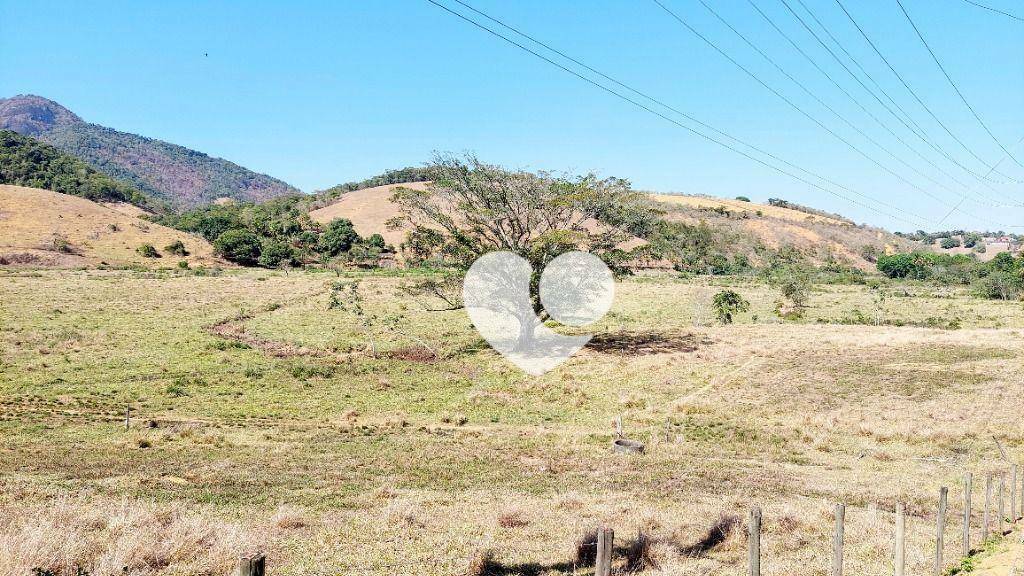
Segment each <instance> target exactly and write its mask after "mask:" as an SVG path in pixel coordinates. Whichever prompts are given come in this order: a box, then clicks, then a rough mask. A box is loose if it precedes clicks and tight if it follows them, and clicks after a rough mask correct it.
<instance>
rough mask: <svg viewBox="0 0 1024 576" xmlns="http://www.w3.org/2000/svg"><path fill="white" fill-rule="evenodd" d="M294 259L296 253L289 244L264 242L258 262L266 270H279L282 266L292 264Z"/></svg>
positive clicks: (277, 241)
mask: <svg viewBox="0 0 1024 576" xmlns="http://www.w3.org/2000/svg"><path fill="white" fill-rule="evenodd" d="M294 258H295V251H294V249H292V247H291V245H289V244H288V243H287V242H283V241H281V240H264V241H263V247H262V249H261V251H260V257H259V260H258V261H259V265H260V266H263V267H264V268H277V267H278V266H281V265H282V264H291V263H292V261H293V259H294Z"/></svg>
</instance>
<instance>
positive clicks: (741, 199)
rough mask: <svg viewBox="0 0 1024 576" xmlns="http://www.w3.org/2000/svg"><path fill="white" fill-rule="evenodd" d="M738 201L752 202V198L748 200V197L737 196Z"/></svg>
mask: <svg viewBox="0 0 1024 576" xmlns="http://www.w3.org/2000/svg"><path fill="white" fill-rule="evenodd" d="M736 199H737V200H739V201H740V202H750V198H747V197H746V196H737V197H736Z"/></svg>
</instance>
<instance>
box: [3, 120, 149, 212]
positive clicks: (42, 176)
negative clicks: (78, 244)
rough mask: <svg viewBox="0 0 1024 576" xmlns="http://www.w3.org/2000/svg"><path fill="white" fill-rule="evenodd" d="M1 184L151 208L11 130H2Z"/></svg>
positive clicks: (135, 194) (119, 185) (127, 189)
mask: <svg viewBox="0 0 1024 576" xmlns="http://www.w3.org/2000/svg"><path fill="white" fill-rule="evenodd" d="M0 184H10V185H14V186H27V187H29V188H43V189H46V190H53V191H54V192H60V193H61V194H70V195H72V196H81V197H82V198H88V199H89V200H94V201H97V202H130V203H132V204H135V205H137V206H146V207H151V206H149V199H148V198H146V197H145V196H144V195H143V194H142V193H140V192H139V191H138V190H136V189H135V188H133V187H131V186H130V185H128V184H125V183H123V182H118V181H117V180H115V179H113V178H111V177H110V176H107V175H106V174H102V173H100V172H97V171H96V170H94V169H92V168H90V167H89V166H87V165H86V164H85V163H84V162H82V161H81V160H79V159H78V158H75V157H73V156H71V155H68V154H65V153H63V152H61V151H60V150H57V149H56V148H54V147H53V146H50V145H49V144H44V143H42V142H40V141H38V140H35V139H34V138H29V137H28V136H22V135H21V134H18V133H17V132H12V131H10V130H0Z"/></svg>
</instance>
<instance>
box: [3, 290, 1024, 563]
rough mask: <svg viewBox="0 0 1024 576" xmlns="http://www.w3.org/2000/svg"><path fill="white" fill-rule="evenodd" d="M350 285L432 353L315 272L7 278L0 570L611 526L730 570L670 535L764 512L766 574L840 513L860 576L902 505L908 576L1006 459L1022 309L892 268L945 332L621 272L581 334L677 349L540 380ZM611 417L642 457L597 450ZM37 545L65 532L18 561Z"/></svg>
mask: <svg viewBox="0 0 1024 576" xmlns="http://www.w3.org/2000/svg"><path fill="white" fill-rule="evenodd" d="M360 278H361V280H362V284H361V286H360V293H361V294H362V296H363V298H364V299H365V302H364V307H365V309H366V310H367V311H368V312H369V313H372V314H376V315H378V316H380V317H383V316H385V315H392V314H399V315H401V316H402V319H401V326H402V328H403V330H402V331H403V332H407V333H410V334H413V335H415V336H416V337H418V338H421V339H425V340H427V341H428V342H430V343H431V344H432V345H434V346H436V348H437V349H438V350H439V351H440V356H439V358H437V359H434V360H433V361H431V362H421V361H416V360H413V359H396V358H392V357H390V356H388V355H387V354H386V353H387V352H388V351H390V350H394V349H400V348H402V347H406V346H409V345H410V340H409V339H408V338H407V337H405V336H403V335H400V334H397V333H394V332H391V331H389V330H387V329H385V328H381V327H378V328H377V329H375V331H374V330H371V331H370V332H368V331H367V330H365V329H364V328H363V327H362V326H360V325H359V323H358V322H357V321H356V319H355V318H354V317H352V316H351V315H350V314H348V313H346V312H344V311H341V310H337V309H333V310H332V309H330V308H329V307H328V306H327V301H328V290H329V286H330V284H331V283H332V282H334V281H336V280H337V279H336V278H335V277H334V276H333V275H327V274H317V273H291V274H289V275H287V276H286V275H284V274H280V273H277V272H266V271H262V272H260V271H237V272H235V271H232V272H229V273H225V274H224V275H222V276H216V277H214V276H210V277H199V276H192V275H186V274H181V275H170V274H163V275H160V274H154V273H142V272H138V273H136V272H126V271H120V272H113V271H106V272H101V271H91V272H71V271H43V272H26V273H17V274H13V273H7V274H5V275H2V276H0V302H2V303H3V305H2V306H0V323H2V325H3V326H4V328H5V329H4V330H3V331H0V535H2V536H0V551H3V550H5V549H6V550H15V551H16V553H12V554H9V555H8V556H9V559H7V560H5V561H6V562H7V564H6V565H0V566H3V569H0V574H3V575H4V576H6V574H12V575H13V574H19V575H23V574H24V570H25V567H37V566H38V567H43V568H53V569H56V570H62V571H64V572H63V573H65V574H68V573H71V574H73V572H70V570H71V569H72V568H73V566H72V564H75V563H77V564H79V565H80V566H82V567H83V568H85V569H87V570H90V571H91V572H92V573H93V574H94V575H98V574H105V573H109V572H104V571H105V570H107V569H108V567H115V569H116V570H119V569H120V567H121V566H124V565H132V566H137V568H133V569H132V571H130V573H138V574H148V573H166V574H193V573H204V572H209V573H214V574H223V573H227V570H228V569H229V568H230V566H231V564H232V563H233V561H234V560H235V557H236V556H237V554H239V553H241V552H242V551H243V549H247V547H251V546H256V547H260V548H263V549H265V550H267V552H268V554H269V563H270V564H269V566H270V568H271V570H272V572H273V573H275V574H284V575H304V574H342V573H344V574H348V573H358V574H369V575H381V576H383V575H390V574H396V573H398V574H405V573H415V574H427V575H437V576H441V575H445V576H449V575H452V574H461V573H470V572H471V571H472V570H471V568H474V566H472V564H474V563H476V565H477V567H479V566H481V565H484V566H489V567H490V569H491V570H492V572H493V571H503V572H499V573H505V574H527V575H528V574H568V573H572V572H573V569H574V567H573V559H574V557H575V556H576V545H577V543H578V541H579V540H580V539H581V537H582V536H583V535H585V534H586V533H588V532H590V531H592V530H593V529H594V528H595V527H596V526H597V525H598V524H601V523H604V524H607V525H609V526H612V527H614V528H615V530H616V540H617V542H619V543H620V544H621V545H623V546H627V545H628V544H629V543H630V542H631V541H632V540H633V539H634V538H635V537H636V535H637V534H638V533H639V532H640V531H641V530H644V532H645V533H646V534H648V536H649V537H650V538H651V542H652V546H651V547H650V550H649V556H650V558H651V560H653V561H654V562H655V563H656V564H657V567H656V568H650V569H649V570H648V572H647V573H651V574H666V575H667V574H673V575H675V574H736V575H740V574H743V573H744V570H745V557H746V543H745V540H744V537H743V534H742V531H732V532H730V534H729V535H728V536H727V537H726V538H725V540H724V541H722V542H721V543H718V544H717V545H715V546H714V547H712V548H711V549H710V550H708V551H707V552H706V553H705V554H703V555H702V556H700V557H687V556H685V555H683V554H681V553H680V551H681V550H685V549H690V550H693V549H694V548H693V546H694V545H695V544H698V543H699V542H701V541H702V540H703V539H705V537H706V535H707V534H708V531H709V529H710V528H711V527H712V526H714V525H715V524H716V523H717V522H719V521H720V519H721V518H722V517H723V516H728V515H734V516H738V517H740V518H745V517H746V514H747V512H748V510H749V507H750V506H751V505H754V504H758V505H761V506H762V507H763V509H764V519H765V520H764V526H765V534H764V537H763V543H764V546H765V553H764V554H765V561H764V565H765V566H766V568H767V570H768V572H767V573H769V574H777V575H782V574H785V575H795V576H812V575H819V574H823V573H825V572H826V570H827V567H828V565H829V554H830V531H831V525H832V519H831V514H832V505H833V503H834V502H837V501H842V502H846V503H847V504H848V506H849V509H848V512H847V517H848V526H847V567H848V569H849V571H850V573H851V574H857V575H882V574H888V573H890V571H891V566H890V564H889V558H890V553H891V538H892V524H893V518H892V510H893V508H894V506H895V504H896V503H897V502H905V503H906V504H907V506H908V510H909V512H910V518H909V521H908V525H909V530H910V532H909V534H908V549H909V552H908V557H909V561H910V567H909V570H910V571H909V572H908V573H918V574H919V573H925V572H926V571H928V570H930V568H929V567H930V562H931V558H932V554H933V550H932V544H931V543H932V542H933V529H934V528H933V524H934V512H933V510H934V501H935V498H936V494H937V491H938V488H939V486H941V485H947V486H950V488H951V491H950V515H949V525H948V530H949V532H948V536H947V539H946V542H947V550H946V556H947V558H948V559H949V560H950V564H952V563H953V562H954V561H955V559H956V556H957V548H958V546H959V541H958V538H957V537H956V534H957V533H958V530H959V524H958V523H959V520H958V518H959V516H958V514H959V510H960V508H959V502H960V496H961V495H960V491H959V484H958V481H959V478H960V476H961V475H962V473H963V472H964V471H967V470H970V471H973V472H974V473H975V478H976V480H975V492H974V501H975V503H976V508H975V517H974V535H975V539H977V538H978V537H979V535H980V529H979V523H980V520H981V515H980V504H978V503H979V502H981V501H982V500H983V489H984V486H983V482H982V481H980V478H982V477H983V475H984V474H985V473H988V472H993V473H1003V472H1005V466H1004V465H1003V463H1002V462H1001V460H1000V457H999V453H998V450H997V449H996V446H995V443H994V442H993V441H992V435H993V434H996V435H998V436H999V437H1000V439H1001V441H1002V442H1003V444H1004V446H1005V447H1006V449H1007V450H1008V451H1009V453H1010V454H1011V456H1015V457H1017V456H1019V455H1020V451H1021V449H1022V447H1024V429H1022V428H1021V419H1020V416H1019V415H1020V413H1021V411H1022V410H1024V391H1022V390H1021V385H1020V372H1021V368H1022V358H1024V355H1022V353H1024V342H1022V340H1021V338H1020V336H1021V335H1022V334H1024V307H1022V306H1021V304H1020V303H1019V302H995V301H983V300H977V299H974V298H972V297H970V296H968V295H967V294H966V293H964V292H963V291H959V290H948V289H934V288H931V287H927V286H907V287H905V288H906V295H903V292H899V294H900V295H899V296H895V295H893V296H890V297H889V298H888V299H886V300H885V301H884V302H883V303H882V305H881V311H880V315H881V317H882V318H884V319H886V320H896V319H899V320H903V321H922V320H924V319H926V318H928V317H933V316H942V317H943V318H953V317H956V318H959V319H960V320H961V323H962V324H963V326H964V327H963V328H962V329H959V330H940V329H931V328H913V327H893V326H884V325H880V326H863V325H841V324H836V323H830V322H829V321H830V319H835V318H839V317H842V316H844V315H847V314H848V313H849V312H850V311H851V310H853V309H860V310H863V311H865V312H871V311H872V306H873V305H874V304H873V302H874V301H875V300H874V296H875V294H876V292H875V291H872V290H871V289H869V288H867V287H865V286H818V287H816V289H815V290H814V291H813V292H812V296H811V301H810V310H809V311H808V316H807V318H806V319H805V320H804V321H801V322H788V321H787V322H783V321H782V320H781V319H779V318H777V317H776V316H774V314H773V313H772V311H771V310H772V308H773V307H774V300H775V299H776V298H778V294H777V293H776V292H775V291H774V290H773V289H771V288H769V287H767V286H764V285H762V284H758V283H756V282H752V281H747V280H737V279H724V280H715V281H714V282H709V281H704V280H680V279H675V278H670V277H667V276H666V277H642V278H633V279H628V280H626V281H624V282H622V283H620V284H619V285H618V297H617V300H616V304H615V306H614V307H613V309H612V311H611V312H610V313H609V315H608V317H606V318H605V319H604V320H602V321H601V322H600V323H599V324H598V325H597V326H596V327H595V329H596V330H597V331H598V332H600V333H601V334H602V338H603V340H604V342H615V341H616V339H623V338H624V337H627V336H630V335H633V334H636V333H643V332H651V331H654V332H656V333H658V334H663V335H665V337H666V338H667V340H668V341H669V343H670V344H671V343H673V342H675V340H674V339H677V338H685V343H686V345H685V346H675V345H666V346H657V347H654V346H646V345H645V347H643V348H630V347H628V346H626V347H625V348H616V347H610V348H606V349H599V348H588V349H585V350H584V351H583V352H582V353H581V354H580V355H578V356H576V357H574V358H573V359H571V360H570V361H569V362H567V363H566V364H565V365H563V366H562V367H560V368H558V369H557V370H555V371H553V372H551V373H548V374H546V375H544V376H541V377H537V378H532V377H527V376H524V375H523V374H521V373H519V372H517V371H516V370H514V369H513V368H511V367H510V366H509V365H508V364H507V363H506V362H505V361H504V360H503V359H501V358H500V357H498V356H497V355H496V354H495V353H493V352H492V351H490V350H489V349H487V348H486V347H483V346H481V344H480V340H479V337H478V336H476V335H475V333H474V332H473V331H472V329H471V327H470V325H469V323H468V320H467V319H466V317H465V315H464V314H463V313H462V312H450V313H436V312H426V311H423V310H422V309H420V307H419V306H418V305H417V303H415V302H410V301H408V300H403V299H402V298H400V297H399V296H398V292H397V288H398V285H399V284H400V283H402V282H404V281H406V278H404V277H403V276H401V275H398V276H386V275H382V274H366V275H362V276H361V277H360ZM726 285H728V286H729V287H731V288H733V289H735V290H737V291H739V292H740V293H741V294H743V296H744V297H746V298H747V299H748V300H750V301H751V303H752V306H751V310H750V311H749V312H747V313H744V314H741V315H740V316H739V317H738V318H737V323H736V324H734V325H730V326H720V325H714V324H711V323H709V322H707V321H706V315H704V314H703V313H702V312H701V310H703V309H706V307H707V302H708V301H710V299H711V297H712V296H713V295H714V293H715V292H716V291H717V290H719V289H722V288H724V287H725V286H726ZM886 289H887V290H892V291H894V292H896V291H902V290H904V287H902V286H901V287H896V288H886ZM272 304H276V305H272ZM702 316H703V317H704V321H701V317H702ZM236 317H244V318H247V319H246V320H243V321H242V325H243V326H244V328H245V330H246V331H247V333H248V334H251V335H253V336H256V337H259V338H260V339H262V341H267V342H281V343H285V344H287V345H289V346H292V347H293V348H300V347H307V348H309V349H316V350H323V351H329V352H330V354H325V355H324V356H322V357H316V356H288V355H284V356H280V357H278V356H270V355H268V354H266V353H265V352H264V351H262V350H260V349H257V348H247V347H239V346H237V345H234V344H232V343H231V341H226V340H224V339H222V338H219V337H217V336H216V335H215V334H212V333H211V331H210V327H211V326H213V325H215V324H217V323H218V322H220V321H222V320H224V319H227V318H236ZM819 320H820V321H822V322H825V323H823V324H819V323H818V321H819ZM695 324H699V325H695ZM371 336H372V337H373V338H374V340H375V342H376V348H377V349H378V350H379V352H380V354H379V355H378V356H377V357H374V356H371V355H370V354H369V353H367V352H366V350H367V349H368V347H367V340H368V339H369V338H370V337H371ZM626 341H627V342H628V341H629V339H628V338H626ZM126 405H129V406H131V407H132V414H133V419H132V426H131V428H130V430H128V431H125V430H124V429H123V410H124V407H125V406H126ZM618 415H621V416H622V419H623V421H624V426H625V432H626V434H627V435H628V436H629V437H631V438H635V439H639V440H642V441H644V442H645V443H646V445H647V451H646V453H645V454H644V455H643V456H638V457H625V456H621V455H615V454H613V453H612V452H611V450H610V449H609V443H610V441H611V439H612V436H613V426H612V421H613V420H614V418H615V417H616V416H618ZM151 422H152V424H151ZM1018 500H1020V499H1018ZM69 511H70V512H69ZM168 511H170V513H171V514H170V518H172V521H171V522H170V523H169V524H168V523H167V522H166V521H163V520H161V518H163V517H164V516H162V515H166V514H168V513H169V512H168ZM68 517H70V518H72V519H73V521H69V522H65V521H63V520H62V519H63V518H68ZM36 518H40V519H42V522H41V525H42V526H43V528H41V529H40V528H37V527H36V525H37V524H40V523H39V522H37V521H36V520H35V519H36ZM77 518H81V519H82V521H81V523H79V521H78V520H76V519H77ZM111 519H113V520H111ZM123 525H130V526H143V525H145V526H149V527H150V528H149V530H148V531H147V530H141V529H135V530H130V531H118V530H116V529H115V528H114V527H115V526H123ZM37 530H41V531H40V532H38V534H42V535H45V537H40V536H39V535H38V534H37V532H36V531H37ZM43 540H45V541H47V542H51V541H52V542H54V543H56V544H53V545H54V546H63V548H60V550H58V551H57V552H52V551H51V552H52V554H54V555H51V552H47V553H46V554H47V555H46V556H44V557H40V556H38V555H35V552H34V550H35V548H36V547H38V543H39V542H42V541H43ZM61 542H71V543H76V542H83V543H85V544H82V545H81V546H79V545H77V544H74V545H72V544H61ZM26 543H27V544H26ZM104 543H105V544H104ZM198 543H201V544H198ZM47 545H50V544H47ZM5 546H6V548H5ZM42 550H49V549H48V548H46V547H43V548H42ZM487 551H490V554H485V552H487ZM625 552H626V550H625V549H623V550H622V551H621V553H619V554H617V557H618V558H619V560H618V561H619V562H620V563H622V562H625ZM149 554H153V556H152V557H153V558H156V559H157V560H154V561H153V562H152V563H149V562H148V561H146V560H144V559H145V558H148V557H149V556H147V555H149ZM3 555H4V554H3V553H2V552H0V556H3ZM168 558H170V559H171V560H170V561H169V562H168V561H167V560H166V559H168ZM160 559H164V560H160ZM620 565H621V564H620ZM579 573H583V574H585V573H587V570H586V569H580V570H579Z"/></svg>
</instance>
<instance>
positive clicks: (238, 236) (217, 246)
mask: <svg viewBox="0 0 1024 576" xmlns="http://www.w3.org/2000/svg"><path fill="white" fill-rule="evenodd" d="M213 249H214V251H215V252H216V253H217V254H219V255H221V256H223V257H224V258H225V259H227V260H230V261H231V262H234V263H236V264H241V265H242V266H255V265H256V264H257V262H258V261H259V257H260V239H259V238H258V237H257V236H256V235H255V234H253V233H252V232H249V231H248V230H241V229H234V230H228V231H227V232H224V233H223V234H221V235H220V236H218V237H217V239H216V240H214V242H213Z"/></svg>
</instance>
